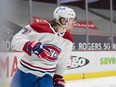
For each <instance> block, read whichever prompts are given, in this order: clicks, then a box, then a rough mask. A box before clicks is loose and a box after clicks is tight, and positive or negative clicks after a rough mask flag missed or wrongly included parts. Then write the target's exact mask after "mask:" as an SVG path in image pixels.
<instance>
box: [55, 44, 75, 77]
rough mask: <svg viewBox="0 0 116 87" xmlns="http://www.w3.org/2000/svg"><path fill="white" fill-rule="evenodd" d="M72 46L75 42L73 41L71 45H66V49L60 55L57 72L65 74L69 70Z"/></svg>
mask: <svg viewBox="0 0 116 87" xmlns="http://www.w3.org/2000/svg"><path fill="white" fill-rule="evenodd" d="M72 46H73V44H72V43H71V44H70V45H69V46H67V47H66V49H65V50H64V51H62V53H61V54H60V56H59V61H58V64H57V66H56V71H55V74H58V75H61V76H63V75H64V73H65V71H66V70H67V63H68V61H69V59H70V56H71V53H72Z"/></svg>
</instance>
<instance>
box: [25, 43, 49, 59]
mask: <svg viewBox="0 0 116 87" xmlns="http://www.w3.org/2000/svg"><path fill="white" fill-rule="evenodd" d="M23 51H25V52H26V53H27V54H28V55H30V56H31V54H33V53H34V54H36V55H37V56H38V57H39V58H47V57H48V56H49V55H50V50H49V49H48V48H47V47H46V46H45V45H43V44H42V43H41V42H38V41H32V42H31V41H28V42H26V44H25V46H24V48H23Z"/></svg>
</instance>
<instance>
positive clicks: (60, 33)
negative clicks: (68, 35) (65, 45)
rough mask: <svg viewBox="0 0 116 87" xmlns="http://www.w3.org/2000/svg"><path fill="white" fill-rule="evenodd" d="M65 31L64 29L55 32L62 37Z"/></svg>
mask: <svg viewBox="0 0 116 87" xmlns="http://www.w3.org/2000/svg"><path fill="white" fill-rule="evenodd" d="M65 32H66V30H65V29H64V31H63V32H57V35H58V36H60V37H62V36H64V34H65Z"/></svg>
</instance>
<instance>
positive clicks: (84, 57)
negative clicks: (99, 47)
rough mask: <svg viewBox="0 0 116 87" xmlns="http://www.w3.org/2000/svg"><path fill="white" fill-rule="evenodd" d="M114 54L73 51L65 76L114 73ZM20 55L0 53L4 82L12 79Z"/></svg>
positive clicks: (0, 73) (115, 64) (1, 72)
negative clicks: (103, 72) (104, 72)
mask: <svg viewBox="0 0 116 87" xmlns="http://www.w3.org/2000/svg"><path fill="white" fill-rule="evenodd" d="M115 54H116V51H73V53H72V56H71V57H70V60H69V62H68V65H67V68H68V70H67V71H66V73H65V74H83V73H89V72H102V71H113V70H114V71H115V70H116V55H115ZM22 55H23V53H22V52H1V53H0V78H3V79H4V80H5V81H6V80H10V79H11V78H12V77H13V75H14V73H15V71H16V69H17V66H18V63H19V60H20V58H21V56H22ZM3 79H2V80H3Z"/></svg>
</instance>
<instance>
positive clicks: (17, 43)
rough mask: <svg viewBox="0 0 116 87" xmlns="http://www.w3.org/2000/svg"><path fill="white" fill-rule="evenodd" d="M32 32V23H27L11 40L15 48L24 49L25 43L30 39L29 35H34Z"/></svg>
mask: <svg viewBox="0 0 116 87" xmlns="http://www.w3.org/2000/svg"><path fill="white" fill-rule="evenodd" d="M32 32H33V30H32V29H31V27H30V25H27V26H25V27H24V28H23V29H21V30H20V31H19V32H18V33H17V34H15V35H14V37H13V39H12V42H11V44H12V46H13V48H14V49H15V50H17V51H23V47H24V45H25V43H26V42H28V41H29V38H28V37H29V36H30V35H32V34H31V33H32Z"/></svg>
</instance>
